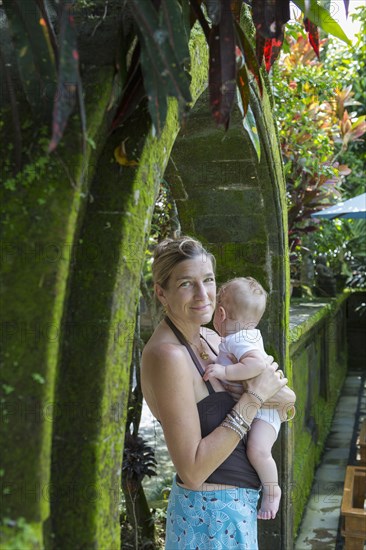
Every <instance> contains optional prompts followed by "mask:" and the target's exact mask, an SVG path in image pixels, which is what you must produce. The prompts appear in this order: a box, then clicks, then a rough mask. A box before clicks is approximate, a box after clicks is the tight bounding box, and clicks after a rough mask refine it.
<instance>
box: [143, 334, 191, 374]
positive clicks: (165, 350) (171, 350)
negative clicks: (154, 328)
mask: <svg viewBox="0 0 366 550" xmlns="http://www.w3.org/2000/svg"><path fill="white" fill-rule="evenodd" d="M186 366H187V353H186V350H185V348H184V346H182V345H181V344H177V343H173V342H169V341H168V342H164V341H163V342H161V341H159V340H158V339H157V340H150V341H149V342H148V343H147V344H146V346H145V347H144V350H143V352H142V357H141V372H142V375H143V376H145V377H149V378H151V377H155V376H158V375H167V374H169V373H170V372H172V367H174V373H175V374H177V372H179V373H180V374H181V373H182V371H184V370H187V369H186Z"/></svg>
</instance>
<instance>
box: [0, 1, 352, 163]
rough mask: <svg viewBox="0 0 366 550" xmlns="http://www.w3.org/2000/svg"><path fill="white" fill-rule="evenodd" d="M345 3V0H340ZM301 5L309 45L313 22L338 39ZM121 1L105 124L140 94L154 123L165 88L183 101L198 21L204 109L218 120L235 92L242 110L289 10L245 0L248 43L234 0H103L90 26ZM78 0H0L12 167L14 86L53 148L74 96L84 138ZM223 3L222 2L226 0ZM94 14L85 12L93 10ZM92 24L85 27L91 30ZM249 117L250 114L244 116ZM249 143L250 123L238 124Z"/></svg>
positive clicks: (323, 19)
mask: <svg viewBox="0 0 366 550" xmlns="http://www.w3.org/2000/svg"><path fill="white" fill-rule="evenodd" d="M344 2H345V5H346V9H347V7H348V0H344ZM294 3H295V4H296V5H297V6H298V7H299V8H300V9H301V10H302V11H303V12H304V14H305V19H304V24H305V28H306V30H307V33H308V36H309V40H310V43H311V45H312V47H313V48H314V50H315V51H316V52H318V48H319V34H318V27H319V26H320V27H322V28H323V29H324V30H326V31H327V32H330V33H333V34H335V35H336V36H338V37H339V38H341V39H342V40H345V41H346V42H348V39H347V37H346V36H345V34H344V33H343V31H342V29H341V28H340V26H339V25H338V24H337V23H336V22H335V21H334V20H333V19H332V17H331V16H330V14H329V12H328V11H327V10H326V9H324V8H323V7H322V6H320V5H318V4H317V2H316V0H309V1H308V2H306V3H305V2H303V0H295V2H294ZM112 4H113V7H119V8H121V7H122V6H123V10H122V11H121V10H120V11H119V12H117V13H118V17H119V18H120V19H121V21H120V48H121V51H120V52H116V54H115V55H116V59H115V66H116V71H117V74H116V76H117V78H116V87H115V96H114V98H113V105H111V108H112V106H113V108H114V109H115V116H114V119H113V122H112V129H115V128H117V127H118V126H119V125H121V124H122V123H123V121H124V120H126V118H127V117H128V116H129V115H131V113H133V112H134V110H135V108H136V106H137V105H138V104H139V102H140V101H141V100H142V99H143V98H145V97H147V99H148V105H149V112H150V115H151V119H152V122H153V125H154V128H155V131H156V132H157V133H159V132H160V131H161V129H162V127H163V126H164V123H165V119H166V114H167V105H168V97H175V98H176V99H177V100H178V102H179V105H180V107H181V110H184V109H185V108H186V107H188V106H189V103H190V101H191V96H190V89H189V84H190V76H189V62H190V52H189V39H190V33H191V29H192V27H193V25H194V24H195V23H196V22H198V24H199V25H200V26H201V28H202V31H203V33H204V35H205V37H206V40H207V44H208V49H209V74H208V80H209V91H210V104H211V109H212V114H213V117H214V119H215V121H216V122H217V123H218V124H222V125H224V126H225V127H227V126H228V123H229V119H230V112H231V109H232V106H233V103H234V101H235V100H236V97H237V94H236V88H237V87H238V89H239V91H240V93H239V94H238V101H239V102H240V103H241V108H242V112H243V115H244V116H245V115H246V114H247V113H248V114H249V116H250V105H249V82H250V80H251V79H252V78H253V79H254V80H255V81H256V83H257V85H258V89H259V92H261V89H262V82H261V75H260V70H259V67H260V65H261V64H262V62H263V59H264V62H265V66H266V69H267V70H269V69H270V67H271V66H272V65H273V63H274V61H275V59H276V57H277V56H278V54H279V52H280V49H281V46H282V43H283V40H284V28H285V24H286V23H287V21H288V20H289V18H290V2H289V0H273V1H271V2H267V1H265V0H252V2H251V14H252V18H253V22H254V25H255V28H256V36H255V47H254V48H253V44H252V42H251V40H250V38H251V37H249V36H247V34H246V32H245V30H244V29H243V28H242V26H241V24H240V18H241V10H242V7H243V5H244V0H232V1H231V2H230V3H229V2H228V1H227V0H124V1H123V2H120V3H118V2H110V5H108V3H105V7H104V14H103V12H101V13H100V14H99V20H98V21H96V25H95V29H96V28H97V27H98V26H99V25H101V24H103V18H104V17H105V10H106V9H107V10H108V9H113V7H112ZM85 6H86V7H87V8H90V9H91V8H92V7H95V8H96V12H97V13H98V8H100V7H101V6H100V5H99V3H98V2H97V1H96V0H95V1H94V2H88V1H87V0H83V1H81V0H80V1H79V2H68V1H66V0H28V1H27V2H23V1H22V0H3V2H2V6H1V7H0V10H1V14H0V15H1V17H2V19H3V24H2V29H3V30H2V39H1V40H0V52H1V66H2V72H3V76H4V77H5V78H4V80H5V83H6V90H7V96H8V99H9V102H10V106H11V112H12V118H13V127H14V135H13V138H14V150H15V161H16V169H17V170H18V171H19V170H20V168H21V167H22V124H21V116H20V112H19V93H20V90H18V89H17V87H16V83H17V82H19V81H20V82H21V85H22V88H23V90H22V95H23V99H25V100H26V101H27V103H28V105H29V106H30V108H31V109H32V112H33V116H34V118H35V119H45V120H46V122H50V120H51V119H52V139H51V141H50V145H49V150H50V151H52V150H54V149H55V148H56V147H57V145H58V143H59V141H60V139H61V138H62V135H63V133H64V130H65V127H66V125H67V122H68V120H69V117H70V115H71V113H72V112H73V110H74V107H75V105H76V103H78V105H79V112H80V120H81V124H82V128H83V133H84V136H85V139H86V118H85V112H84V99H83V95H84V92H83V78H82V74H81V70H80V64H79V51H78V44H77V38H78V32H79V27H78V25H79V26H82V25H83V22H84V20H85V19H87V18H90V17H91V15H90V13H88V10H85ZM229 6H230V7H229ZM93 17H94V16H93ZM95 29H94V31H93V33H92V35H91V37H90V39H91V40H93V36H94V32H95ZM253 122H254V121H253ZM245 128H246V130H247V131H248V133H249V135H250V138H251V140H252V142H253V145H254V146H255V147H256V150H257V151H258V138H257V133H256V132H255V131H254V132H253V131H252V128H253V124H246V125H245Z"/></svg>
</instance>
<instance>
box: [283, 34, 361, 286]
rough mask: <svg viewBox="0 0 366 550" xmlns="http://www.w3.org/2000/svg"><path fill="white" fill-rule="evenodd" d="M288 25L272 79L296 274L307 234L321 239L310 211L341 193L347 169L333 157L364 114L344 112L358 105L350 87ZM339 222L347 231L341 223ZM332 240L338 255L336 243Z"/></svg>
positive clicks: (354, 136) (354, 135) (357, 131)
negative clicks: (281, 53)
mask: <svg viewBox="0 0 366 550" xmlns="http://www.w3.org/2000/svg"><path fill="white" fill-rule="evenodd" d="M290 31H291V32H289V34H288V38H287V54H284V55H283V56H282V58H281V61H280V63H279V64H278V65H277V66H276V67H275V68H274V70H273V83H274V96H275V99H276V108H275V114H276V118H277V122H278V128H279V137H280V144H281V149H282V156H283V160H284V171H285V178H286V186H287V198H288V225H289V245H290V263H291V276H292V278H293V279H294V280H298V279H300V278H301V274H300V271H301V261H302V256H303V253H304V252H306V253H309V248H308V247H307V246H306V245H307V243H311V239H310V238H309V234H311V233H313V232H317V241H318V242H319V240H321V239H320V238H319V233H318V230H319V227H320V226H321V224H322V223H323V222H322V221H318V220H316V219H313V218H311V214H312V213H313V212H315V211H317V210H320V209H322V208H325V207H327V206H330V205H331V204H333V203H334V202H335V201H336V200H337V199H339V198H340V197H341V194H342V186H343V184H344V179H345V176H348V175H349V174H350V173H351V171H352V170H351V168H350V167H348V166H347V165H345V164H340V163H339V160H338V159H342V160H343V155H344V152H345V151H346V150H347V148H348V146H349V144H350V143H351V142H354V141H356V140H358V139H359V138H360V137H361V136H362V135H363V134H364V132H365V131H366V124H365V117H364V116H357V115H356V114H355V113H354V112H350V113H349V112H348V110H347V108H349V107H353V106H354V105H358V102H356V101H355V100H354V97H353V92H352V91H351V88H350V87H346V88H340V86H341V85H342V83H340V81H339V78H338V75H337V74H336V73H335V71H325V70H324V64H323V63H320V62H319V61H318V59H316V56H315V53H314V51H313V50H312V48H311V47H310V46H309V44H308V42H307V40H306V37H305V36H304V33H303V32H301V27H300V25H299V23H297V24H295V25H294V26H293V27H292V28H291V29H290ZM324 42H325V41H322V42H321V43H320V46H322V45H323V44H324ZM344 227H345V231H346V232H347V224H345V225H344ZM337 246H338V247H339V249H338V250H337V251H336V255H337V256H339V257H340V255H341V253H342V244H341V243H337ZM320 248H321V247H320ZM323 248H324V247H323ZM334 248H335V247H334V242H333V247H332V249H333V252H334ZM317 250H319V248H317ZM314 255H316V253H315V254H314Z"/></svg>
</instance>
